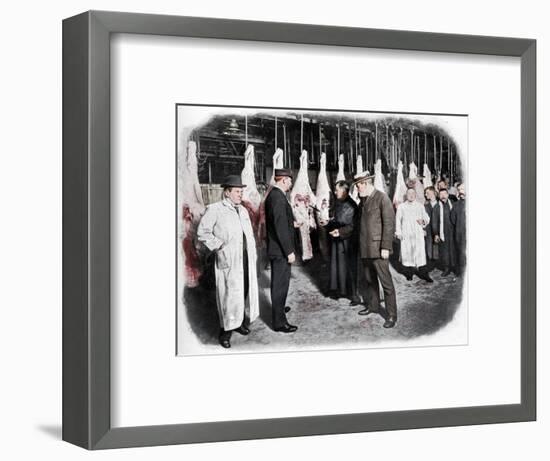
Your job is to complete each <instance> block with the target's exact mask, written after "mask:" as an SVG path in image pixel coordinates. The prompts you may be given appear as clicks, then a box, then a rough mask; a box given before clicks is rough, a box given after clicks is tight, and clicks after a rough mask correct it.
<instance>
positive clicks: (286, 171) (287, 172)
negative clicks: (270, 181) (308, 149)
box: [273, 168, 292, 178]
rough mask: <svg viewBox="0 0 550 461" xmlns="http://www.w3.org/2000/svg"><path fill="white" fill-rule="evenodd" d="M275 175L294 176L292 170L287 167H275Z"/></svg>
mask: <svg viewBox="0 0 550 461" xmlns="http://www.w3.org/2000/svg"><path fill="white" fill-rule="evenodd" d="M273 176H275V177H277V176H288V177H290V178H292V171H290V170H289V169H287V168H275V173H274V174H273Z"/></svg>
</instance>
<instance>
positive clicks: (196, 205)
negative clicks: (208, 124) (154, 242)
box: [179, 141, 205, 287]
mask: <svg viewBox="0 0 550 461" xmlns="http://www.w3.org/2000/svg"><path fill="white" fill-rule="evenodd" d="M181 160H182V161H181V163H180V165H179V167H180V171H179V175H180V178H181V199H182V200H181V207H182V216H181V219H182V226H181V245H182V250H183V267H184V283H185V285H186V286H188V287H196V286H197V285H198V284H199V278H200V276H201V274H202V270H201V264H200V259H199V254H198V248H199V245H198V242H197V240H196V235H197V226H198V223H199V221H200V218H201V216H202V214H203V213H204V210H205V206H204V200H203V198H202V191H201V187H200V183H199V174H198V165H197V144H196V143H195V142H194V141H189V142H188V143H187V149H186V150H185V152H184V154H183V158H182V159H181Z"/></svg>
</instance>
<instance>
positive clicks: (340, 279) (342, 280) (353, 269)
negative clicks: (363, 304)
mask: <svg viewBox="0 0 550 461" xmlns="http://www.w3.org/2000/svg"><path fill="white" fill-rule="evenodd" d="M356 221H357V204H356V203H355V201H354V200H353V199H352V198H351V197H349V196H348V197H347V198H346V199H345V200H336V201H335V203H334V213H333V219H332V221H331V223H330V224H331V225H329V229H330V230H333V229H338V231H339V233H340V235H339V237H332V236H331V237H330V242H331V252H330V256H331V257H330V287H329V288H330V290H336V291H338V292H340V293H346V294H349V295H351V296H354V295H355V294H356V291H357V232H355V229H356V227H357V222H356Z"/></svg>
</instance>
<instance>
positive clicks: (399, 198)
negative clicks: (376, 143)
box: [393, 160, 407, 208]
mask: <svg viewBox="0 0 550 461" xmlns="http://www.w3.org/2000/svg"><path fill="white" fill-rule="evenodd" d="M406 193H407V184H405V177H404V176H403V162H402V161H401V160H399V163H398V164H397V178H396V184H395V192H394V194H393V206H394V207H395V208H397V207H398V206H399V205H400V204H401V203H403V202H404V201H405V194H406Z"/></svg>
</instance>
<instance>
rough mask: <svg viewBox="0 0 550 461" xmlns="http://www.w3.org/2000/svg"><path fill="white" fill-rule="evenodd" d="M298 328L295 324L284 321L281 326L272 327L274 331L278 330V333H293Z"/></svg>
mask: <svg viewBox="0 0 550 461" xmlns="http://www.w3.org/2000/svg"><path fill="white" fill-rule="evenodd" d="M297 329H298V327H297V326H294V325H291V324H290V323H286V324H285V325H283V326H282V327H279V328H274V330H275V331H278V332H280V333H294V332H295V331H296V330H297Z"/></svg>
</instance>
